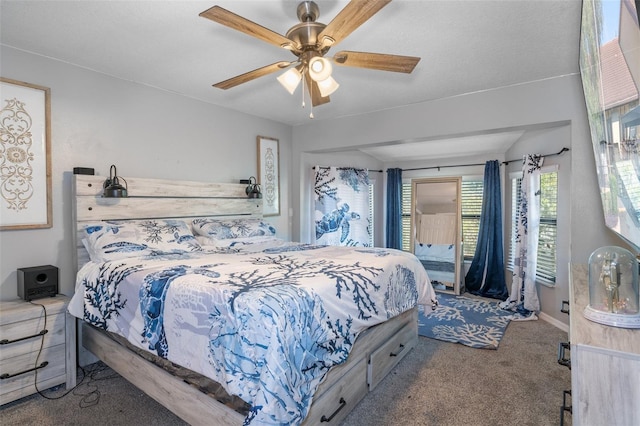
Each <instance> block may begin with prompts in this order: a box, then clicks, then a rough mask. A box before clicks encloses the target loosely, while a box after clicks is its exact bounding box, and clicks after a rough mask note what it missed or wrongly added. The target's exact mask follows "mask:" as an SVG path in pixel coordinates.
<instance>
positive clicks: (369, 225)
mask: <svg viewBox="0 0 640 426" xmlns="http://www.w3.org/2000/svg"><path fill="white" fill-rule="evenodd" d="M375 184H376V181H375V179H371V180H370V181H369V217H368V218H367V232H368V233H369V247H373V246H374V243H373V242H374V241H375V240H374V238H373V237H374V234H375V227H374V226H373V224H374V223H376V222H375V221H374V220H373V212H374V211H375V209H374V206H375V203H374V199H373V198H374V194H375Z"/></svg>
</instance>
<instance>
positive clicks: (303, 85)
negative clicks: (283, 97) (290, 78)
mask: <svg viewBox="0 0 640 426" xmlns="http://www.w3.org/2000/svg"><path fill="white" fill-rule="evenodd" d="M304 77H305V75H304V74H302V90H301V92H302V108H304V88H305V83H306V82H305V81H304Z"/></svg>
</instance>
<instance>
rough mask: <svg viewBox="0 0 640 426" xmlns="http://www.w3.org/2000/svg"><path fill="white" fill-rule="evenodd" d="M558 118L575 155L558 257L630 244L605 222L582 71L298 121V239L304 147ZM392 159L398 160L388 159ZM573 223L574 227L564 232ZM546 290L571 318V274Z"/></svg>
mask: <svg viewBox="0 0 640 426" xmlns="http://www.w3.org/2000/svg"><path fill="white" fill-rule="evenodd" d="M553 123H557V126H561V127H562V126H565V127H562V128H563V129H564V130H560V131H559V132H560V133H559V134H558V135H555V134H554V137H555V136H558V137H559V138H560V139H562V140H563V142H566V145H568V147H569V148H570V149H571V151H570V152H569V153H566V154H564V155H565V156H567V157H568V161H569V163H568V166H567V165H566V164H565V166H564V167H563V168H564V169H567V168H568V169H570V172H571V174H570V187H569V191H568V193H569V194H568V200H563V202H565V201H566V202H568V203H569V211H570V216H569V217H568V219H567V218H566V217H565V218H563V219H562V221H563V224H564V225H563V234H564V235H565V236H564V237H563V240H562V241H561V242H560V243H559V244H561V245H562V246H563V247H568V249H567V250H566V253H563V254H562V257H560V259H559V260H560V261H562V262H563V263H564V262H565V261H566V262H576V263H586V262H587V261H588V258H589V255H590V254H591V253H592V252H593V250H595V249H596V248H598V247H601V246H603V245H618V246H622V247H627V245H626V244H625V243H624V241H623V240H621V239H620V238H619V237H617V236H616V235H615V234H614V233H613V232H612V231H610V230H609V229H607V228H606V227H605V226H604V220H603V214H602V206H601V204H600V195H599V193H598V186H597V179H596V170H595V162H594V157H593V149H592V145H591V140H590V134H589V127H588V123H587V116H586V108H585V104H584V97H583V94H582V86H581V81H580V77H579V76H578V75H568V76H563V77H558V78H553V79H547V80H543V81H538V82H532V83H529V84H522V85H517V86H511V87H505V88H500V89H495V90H487V91H484V92H478V93H473V94H468V95H464V96H456V97H453V98H447V99H440V100H436V101H432V102H424V103H420V104H415V105H411V106H406V107H402V108H397V109H393V110H387V111H382V112H377V113H372V114H366V115H360V116H356V117H345V118H341V119H336V120H331V121H330V122H325V121H322V120H314V121H310V122H309V123H307V124H305V125H302V126H298V127H294V128H293V145H292V158H293V163H292V176H299V177H300V179H295V178H294V179H293V180H292V182H291V184H292V205H294V206H297V208H299V209H300V210H301V214H300V215H299V216H298V215H296V216H295V217H294V224H293V225H294V226H293V239H296V238H298V237H299V236H300V235H301V234H302V235H304V229H305V228H304V227H305V225H304V224H301V223H299V222H297V220H298V219H299V218H300V217H305V214H304V209H305V205H304V202H303V201H302V200H303V198H304V192H305V190H306V189H305V187H304V186H301V182H302V183H304V179H303V174H302V170H301V169H300V167H299V164H301V163H303V161H302V160H303V158H304V156H305V152H309V151H312V150H314V149H317V148H319V147H321V148H323V149H325V150H330V149H342V150H344V149H348V148H349V147H350V148H352V149H353V148H357V147H363V146H368V145H377V144H381V143H387V142H392V141H403V140H407V141H410V140H418V139H421V138H437V137H447V136H450V135H463V134H474V133H487V132H491V131H495V130H499V129H500V130H501V129H507V130H508V129H514V128H515V129H517V128H522V127H525V128H530V127H538V126H541V125H542V126H544V127H546V128H548V127H549V125H551V124H553ZM543 139H544V138H543V137H540V138H536V140H535V141H533V140H532V141H529V143H530V144H531V145H534V146H529V143H527V144H526V147H524V146H518V147H517V148H514V149H513V152H509V153H508V154H512V155H519V154H521V152H520V150H521V149H522V150H525V149H526V151H530V150H536V151H537V150H538V144H539V143H541V142H542V140H543ZM565 139H566V141H565ZM554 144H555V142H554ZM562 145H565V144H564V143H562ZM541 148H542V147H541ZM516 151H517V152H516ZM541 151H542V149H541ZM545 153H546V152H545ZM505 154H506V153H505ZM494 158H495V157H494ZM489 159H493V158H489ZM498 159H500V158H498ZM508 159H511V158H508ZM476 160H480V161H472V162H474V163H475V162H483V161H484V160H485V159H476ZM462 161H464V160H462ZM462 161H459V159H455V160H453V161H451V162H450V164H460V163H462ZM562 161H566V160H565V159H562ZM440 163H445V161H440ZM357 165H358V164H353V166H357ZM392 166H394V165H391V164H386V165H385V167H392ZM414 167H417V166H414ZM450 172H451V173H453V171H450ZM565 182H566V181H565ZM565 184H566V183H565ZM565 189H566V188H565ZM567 226H568V227H569V232H568V233H566V232H565V230H566V227H567ZM542 293H543V295H542V299H543V303H544V306H543V312H544V313H545V314H547V315H550V316H552V317H554V318H555V319H557V320H558V321H561V322H563V323H565V324H567V323H568V316H566V315H564V314H561V313H559V309H560V303H559V301H561V300H567V299H568V277H566V282H562V283H558V285H557V286H556V288H554V289H542ZM548 293H553V294H552V295H549V294H548Z"/></svg>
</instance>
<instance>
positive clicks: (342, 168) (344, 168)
mask: <svg viewBox="0 0 640 426" xmlns="http://www.w3.org/2000/svg"><path fill="white" fill-rule="evenodd" d="M319 167H320V168H321V169H330V168H331V167H329V166H319ZM311 168H312V169H313V170H315V169H316V166H313V167H311ZM358 168H359V167H336V169H338V170H347V169H358ZM367 171H369V172H378V173H382V172H384V170H371V169H368V170H367Z"/></svg>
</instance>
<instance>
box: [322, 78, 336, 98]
mask: <svg viewBox="0 0 640 426" xmlns="http://www.w3.org/2000/svg"><path fill="white" fill-rule="evenodd" d="M317 83H318V89H319V90H320V95H322V97H323V98H326V97H327V96H329V95H330V94H332V93H333V92H335V91H336V90H338V87H340V85H339V84H338V82H337V81H336V80H335V79H334V78H333V77H331V76H329V77H328V78H325V79H324V80H322V81H318V82H317Z"/></svg>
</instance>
